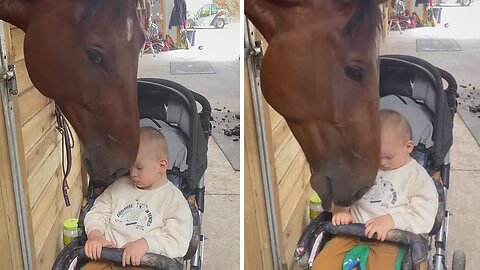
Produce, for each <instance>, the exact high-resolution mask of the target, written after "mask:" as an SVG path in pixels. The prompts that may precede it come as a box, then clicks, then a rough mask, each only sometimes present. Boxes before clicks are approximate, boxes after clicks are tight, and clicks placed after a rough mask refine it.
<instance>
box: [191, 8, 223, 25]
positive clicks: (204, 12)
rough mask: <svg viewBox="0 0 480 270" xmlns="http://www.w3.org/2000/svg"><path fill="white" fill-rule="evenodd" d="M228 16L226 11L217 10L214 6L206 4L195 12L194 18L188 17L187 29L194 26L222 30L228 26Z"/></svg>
mask: <svg viewBox="0 0 480 270" xmlns="http://www.w3.org/2000/svg"><path fill="white" fill-rule="evenodd" d="M228 16H229V13H228V10H226V9H219V8H218V7H217V5H216V4H206V5H203V6H202V7H201V8H200V9H199V10H198V11H197V13H196V14H195V16H193V17H192V16H190V15H189V16H188V19H187V28H193V27H195V26H213V27H215V28H223V27H225V25H226V24H228Z"/></svg>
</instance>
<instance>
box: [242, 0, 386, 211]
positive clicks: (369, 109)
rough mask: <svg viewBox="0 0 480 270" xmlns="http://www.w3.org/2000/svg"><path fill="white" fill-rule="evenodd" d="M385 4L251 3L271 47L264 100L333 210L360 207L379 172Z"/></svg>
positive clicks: (348, 0)
mask: <svg viewBox="0 0 480 270" xmlns="http://www.w3.org/2000/svg"><path fill="white" fill-rule="evenodd" d="M384 1H385V0H245V14H246V15H247V17H248V18H249V19H250V20H251V21H252V22H253V24H254V25H255V26H256V27H257V28H258V29H259V30H260V32H261V33H262V34H263V36H264V37H265V38H266V40H267V41H268V43H269V45H268V49H267V51H266V53H265V56H264V58H263V63H262V70H261V86H262V91H263V94H264V96H265V99H266V100H267V101H268V103H270V105H271V106H272V107H273V108H274V109H275V110H276V111H278V112H279V113H280V114H281V115H282V116H283V117H284V118H285V120H286V121H287V123H288V126H289V127H290V129H291V131H292V133H293V135H294V136H295V138H296V139H297V140H298V142H299V143H300V146H301V147H302V150H303V152H304V153H305V156H306V157H307V160H308V163H309V165H310V169H311V172H312V176H311V178H310V182H311V185H312V187H313V189H314V190H315V191H316V192H318V194H319V195H320V196H321V197H322V199H323V207H324V208H325V209H330V206H331V202H332V200H333V202H335V203H336V204H337V205H342V206H348V205H350V204H351V203H352V202H353V201H355V200H358V199H359V198H360V197H361V196H362V195H363V194H364V193H365V192H366V191H367V190H368V189H369V188H370V187H371V185H372V184H373V182H374V180H375V176H376V173H377V170H378V166H379V161H380V146H379V136H380V135H379V126H378V101H379V90H378V76H379V71H378V51H377V36H378V34H379V33H380V29H381V26H380V25H381V24H380V23H381V14H380V9H379V6H378V5H379V3H380V2H384Z"/></svg>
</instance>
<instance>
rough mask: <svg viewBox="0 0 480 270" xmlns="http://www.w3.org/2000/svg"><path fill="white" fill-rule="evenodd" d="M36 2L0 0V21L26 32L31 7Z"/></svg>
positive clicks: (35, 0) (36, 0) (33, 0)
mask: <svg viewBox="0 0 480 270" xmlns="http://www.w3.org/2000/svg"><path fill="white" fill-rule="evenodd" d="M37 2H39V1H38V0H0V19H1V20H4V21H6V22H8V23H11V24H13V25H15V26H16V27H18V28H20V29H22V30H23V31H24V32H26V31H27V28H28V25H29V24H30V18H31V12H32V9H33V8H32V7H33V6H34V5H35V4H36V3H37Z"/></svg>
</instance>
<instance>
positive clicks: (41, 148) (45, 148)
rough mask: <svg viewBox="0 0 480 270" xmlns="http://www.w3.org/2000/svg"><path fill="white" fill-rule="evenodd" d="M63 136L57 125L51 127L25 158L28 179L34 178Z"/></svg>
mask: <svg viewBox="0 0 480 270" xmlns="http://www.w3.org/2000/svg"><path fill="white" fill-rule="evenodd" d="M61 138H62V136H61V135H60V133H59V132H58V131H57V128H56V127H55V125H53V126H51V127H50V129H49V130H47V132H45V134H43V136H42V138H40V140H38V142H37V143H36V144H35V145H34V146H33V147H32V151H30V152H28V154H27V155H26V157H25V166H26V169H27V177H28V178H30V177H32V175H33V174H35V173H36V172H37V171H38V169H39V168H40V167H41V165H42V164H43V163H44V162H45V160H46V159H47V158H48V157H49V156H50V154H51V153H52V151H53V150H54V149H55V147H56V145H57V144H58V143H59V142H60V140H61Z"/></svg>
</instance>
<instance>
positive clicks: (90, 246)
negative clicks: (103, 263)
mask: <svg viewBox="0 0 480 270" xmlns="http://www.w3.org/2000/svg"><path fill="white" fill-rule="evenodd" d="M102 247H112V248H113V247H115V243H113V242H110V241H107V240H105V238H104V237H103V235H102V233H101V232H100V231H99V230H93V231H91V232H90V233H89V234H88V240H87V242H86V243H85V255H87V257H88V258H90V259H94V260H97V259H100V255H101V254H102Z"/></svg>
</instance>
